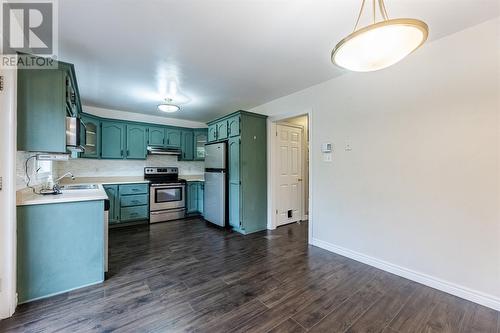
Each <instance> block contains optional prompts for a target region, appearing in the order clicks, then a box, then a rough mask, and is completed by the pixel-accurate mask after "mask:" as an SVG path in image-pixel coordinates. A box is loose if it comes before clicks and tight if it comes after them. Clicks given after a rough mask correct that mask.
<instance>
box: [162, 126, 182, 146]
mask: <svg viewBox="0 0 500 333" xmlns="http://www.w3.org/2000/svg"><path fill="white" fill-rule="evenodd" d="M165 138H166V140H165V141H166V142H165V145H166V146H167V147H173V148H180V147H181V130H180V129H178V128H167V129H166V137H165Z"/></svg>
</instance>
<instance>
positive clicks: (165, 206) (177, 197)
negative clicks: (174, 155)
mask: <svg viewBox="0 0 500 333" xmlns="http://www.w3.org/2000/svg"><path fill="white" fill-rule="evenodd" d="M144 171H145V172H144V177H145V178H146V179H148V180H150V181H151V185H150V188H149V189H150V191H149V221H150V223H155V222H163V221H170V220H177V219H181V218H184V217H185V215H186V182H185V181H183V180H181V179H178V169H177V168H152V167H146V168H145V170H144Z"/></svg>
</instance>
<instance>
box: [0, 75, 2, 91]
mask: <svg viewBox="0 0 500 333" xmlns="http://www.w3.org/2000/svg"><path fill="white" fill-rule="evenodd" d="M0 91H3V75H0Z"/></svg>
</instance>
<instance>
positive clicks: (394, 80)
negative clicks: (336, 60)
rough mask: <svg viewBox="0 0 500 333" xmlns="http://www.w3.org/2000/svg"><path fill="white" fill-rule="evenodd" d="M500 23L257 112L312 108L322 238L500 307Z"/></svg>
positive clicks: (318, 238) (317, 230) (315, 211)
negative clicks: (328, 154) (330, 157)
mask: <svg viewBox="0 0 500 333" xmlns="http://www.w3.org/2000/svg"><path fill="white" fill-rule="evenodd" d="M431 31H432V27H431ZM499 31H500V19H498V18H497V19H495V20H492V21H488V22H485V23H482V24H480V25H477V26H475V27H472V28H469V29H467V30H464V31H461V32H458V33H456V34H453V35H450V36H447V37H445V38H442V39H439V40H437V41H434V42H432V43H428V44H426V45H424V47H423V48H422V49H420V50H418V51H417V52H416V53H414V54H412V55H411V56H410V57H408V59H405V60H404V61H403V62H401V63H399V64H397V65H395V66H393V67H391V68H388V69H386V70H382V71H379V72H373V73H348V74H346V75H343V76H341V77H338V78H335V79H333V80H330V81H328V82H325V83H322V84H319V85H316V86H313V87H311V88H308V89H306V90H303V91H300V92H297V93H294V94H292V95H289V96H286V97H283V98H280V99H277V100H275V101H272V102H270V103H267V104H265V105H262V106H259V107H257V108H255V109H253V110H251V111H254V112H260V113H264V114H268V115H273V116H275V115H279V114H285V113H294V114H300V112H301V111H303V110H306V109H310V108H312V110H313V111H312V119H311V121H312V123H311V135H312V137H311V142H312V144H313V145H314V146H311V149H312V158H311V159H312V160H311V164H310V166H311V171H312V175H313V177H312V180H311V181H312V193H311V195H312V200H313V205H312V220H313V229H312V239H313V243H314V244H317V245H320V246H322V247H325V248H328V249H330V250H333V251H336V252H339V253H343V254H344V255H349V256H351V257H353V258H357V259H359V260H362V261H365V262H369V263H371V264H373V265H377V266H379V267H383V268H385V269H387V270H392V271H393V272H396V273H398V274H400V275H404V276H407V277H410V278H413V279H415V280H418V281H421V282H423V283H426V284H429V285H433V286H436V287H438V288H441V289H443V290H447V291H449V292H451V293H455V294H457V295H460V296H462V297H466V298H469V299H471V300H474V301H477V302H480V303H482V304H486V305H488V306H491V307H495V308H497V309H500V209H499V207H500V176H499V171H500V135H499V132H500V123H499V110H500V83H499V80H500V34H499ZM346 141H348V142H349V143H350V144H351V145H352V151H350V152H348V151H345V150H344V145H345V143H346ZM324 142H332V143H334V144H335V153H334V161H333V163H327V162H323V161H322V160H321V153H320V145H321V143H324Z"/></svg>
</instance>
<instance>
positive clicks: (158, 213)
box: [149, 208, 186, 215]
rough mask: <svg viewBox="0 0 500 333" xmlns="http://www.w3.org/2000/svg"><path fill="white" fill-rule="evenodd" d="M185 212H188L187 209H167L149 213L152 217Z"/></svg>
mask: <svg viewBox="0 0 500 333" xmlns="http://www.w3.org/2000/svg"><path fill="white" fill-rule="evenodd" d="M183 210H186V208H175V209H165V210H161V211H152V212H149V213H150V214H151V215H162V214H167V213H177V212H182V211H183Z"/></svg>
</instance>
